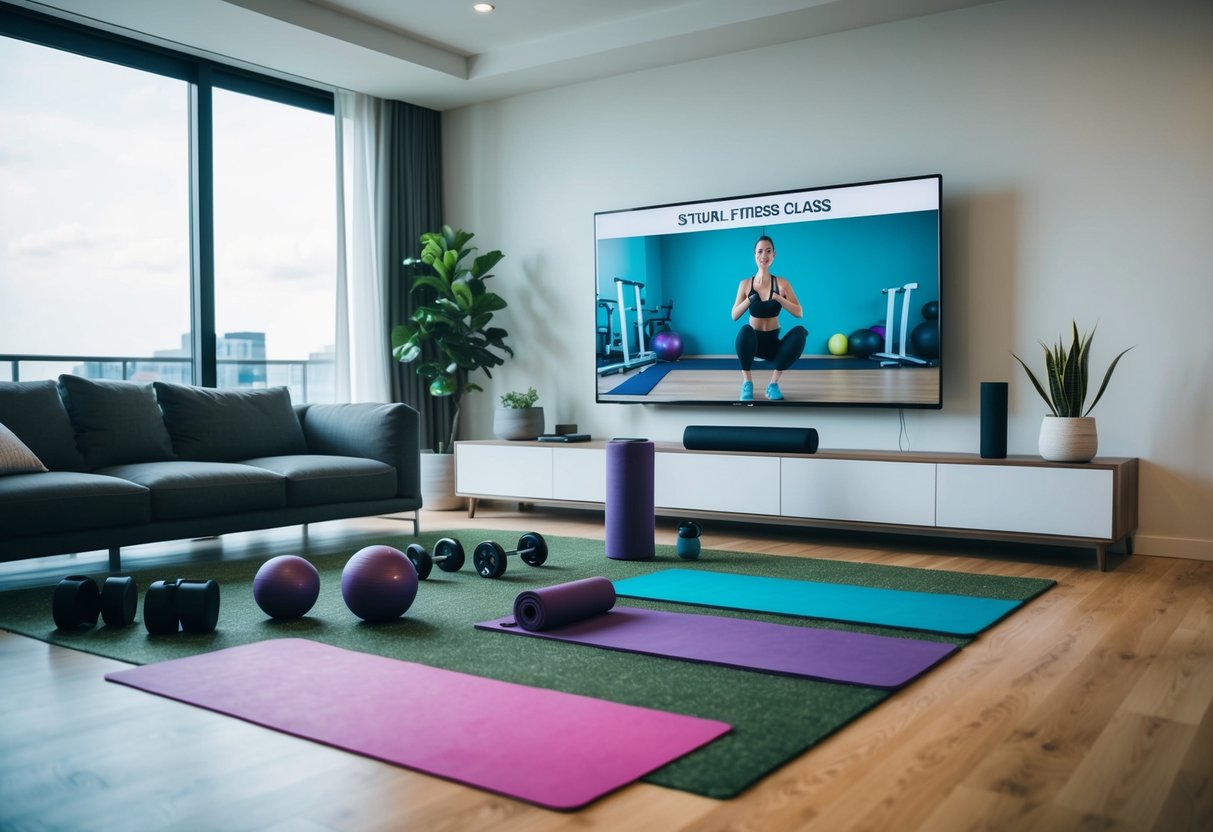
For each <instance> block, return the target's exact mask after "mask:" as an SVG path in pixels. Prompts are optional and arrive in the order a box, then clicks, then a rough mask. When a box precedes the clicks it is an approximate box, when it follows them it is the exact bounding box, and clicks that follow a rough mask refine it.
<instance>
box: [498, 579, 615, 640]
mask: <svg viewBox="0 0 1213 832" xmlns="http://www.w3.org/2000/svg"><path fill="white" fill-rule="evenodd" d="M613 606H615V585H614V584H612V583H611V582H610V581H608V580H607V579H606V578H582V579H581V580H579V581H569V582H568V583H564V584H556V585H555V586H545V587H543V588H541V589H529V590H527V591H525V592H520V593H518V597H516V598H515V599H514V620H515V621H517V622H518V625H519V626H520V627H522V628H523V629H524V630H550V629H552V628H554V627H562V626H564V625H565V624H573V623H575V622H577V621H584V620H585V619H587V618H592V617H594V616H595V615H602V614H603V613H604V612H606V611H607V610H609V609H610V608H611V607H613Z"/></svg>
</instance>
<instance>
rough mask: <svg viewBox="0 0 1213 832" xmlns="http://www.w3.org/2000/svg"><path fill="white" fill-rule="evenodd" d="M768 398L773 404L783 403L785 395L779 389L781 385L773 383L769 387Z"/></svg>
mask: <svg viewBox="0 0 1213 832" xmlns="http://www.w3.org/2000/svg"><path fill="white" fill-rule="evenodd" d="M767 398H768V399H770V400H771V401H773V402H781V401H783V393H782V392H781V391H780V389H779V384H778V383H777V382H774V381H772V382H771V383H770V384H768V385H767Z"/></svg>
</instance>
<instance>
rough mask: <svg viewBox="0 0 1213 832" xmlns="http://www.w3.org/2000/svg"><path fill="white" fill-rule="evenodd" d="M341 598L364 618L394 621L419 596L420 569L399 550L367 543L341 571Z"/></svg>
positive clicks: (373, 620)
mask: <svg viewBox="0 0 1213 832" xmlns="http://www.w3.org/2000/svg"><path fill="white" fill-rule="evenodd" d="M341 597H342V598H344V599H345V605H346V606H347V607H349V608H350V612H352V613H353V614H354V615H356V616H358V617H359V618H361V619H362V620H364V621H371V622H381V621H394V620H395V619H397V618H399V617H400V616H402V615H404V613H405V611H406V610H407V609H408V608H409V607H410V606H411V605H412V603H413V599H414V598H416V597H417V570H416V569H415V568H414V567H413V562H412V561H411V560H409V559H408V556H407V555H405V554H404V552H402V551H400V550H399V549H393V548H392V547H391V546H382V545H379V546H367V547H366V548H364V549H359V550H358V551H357V552H355V553H354V556H353V557H352V558H350V559H349V561H347V562H346V564H345V568H344V569H342V570H341Z"/></svg>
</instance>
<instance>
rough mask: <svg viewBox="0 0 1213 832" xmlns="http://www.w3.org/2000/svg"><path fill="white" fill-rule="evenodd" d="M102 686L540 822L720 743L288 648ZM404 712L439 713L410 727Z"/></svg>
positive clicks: (582, 705)
mask: <svg viewBox="0 0 1213 832" xmlns="http://www.w3.org/2000/svg"><path fill="white" fill-rule="evenodd" d="M105 678H106V679H107V680H109V681H111V682H117V683H119V684H123V685H128V686H130V687H133V688H137V689H139V690H143V691H146V692H148V693H154V694H157V695H159V696H165V697H168V698H170V699H175V700H177V701H179V702H185V703H187V704H190V705H196V706H198V707H202V708H207V709H208V710H212V711H216V712H218V713H222V714H226V715H228V716H234V717H237V718H239V719H244V720H247V721H248V722H252V723H255V724H257V725H262V726H265V727H267V728H272V729H274V730H276V731H282V732H284V733H287V734H292V735H294V736H297V737H303V738H304V739H309V740H313V741H316V742H321V743H324V744H326V745H331V746H333V747H335V748H341V749H344V750H346V751H352V752H354V753H356V754H361V755H364V756H367V757H372V758H375V759H378V760H383V761H385V762H388V763H393V764H396V765H401V766H406V767H408V768H411V769H415V770H417V771H421V772H425V773H427V774H432V775H436V776H439V777H445V778H447V779H450V780H454V781H457V782H460V783H465V784H467V785H470V786H475V787H477V788H481V789H487V790H488V791H492V792H496V793H498V794H503V795H506V796H508V797H513V798H518V799H520V800H527V801H530V802H532V803H536V804H538V805H540V806H545V807H548V808H552V809H576V808H579V807H581V806H584V805H585V804H587V803H589V802H590V801H592V800H595V799H597V798H599V797H601V796H602V795H604V794H607V793H608V792H611V791H613V790H615V789H617V788H619V787H621V786H623V785H626V784H627V783H630V782H631V781H633V780H635V779H636V778H638V777H641V776H643V775H645V774H648V773H649V772H651V771H653V770H654V769H657V768H659V767H661V766H663V765H665V764H667V763H669V762H671V761H672V760H675V759H677V758H679V757H681V756H682V755H684V754H686V753H687V752H689V751H693V750H694V749H696V748H698V747H700V746H702V745H705V744H707V743H709V742H711V741H712V740H714V739H716V738H717V737H720V736H721V735H723V734H725V733H726V732H728V731H729V730H730V727H729V725H727V724H726V723H723V722H718V721H715V720H707V719H699V718H697V717H688V716H682V715H680V714H672V713H666V712H663V711H656V710H652V709H649V708H640V707H636V706H633V705H621V704H618V703H614V702H607V701H604V700H601V699H593V698H590V697H587V696H578V695H574V694H568V693H562V692H559V691H552V690H545V689H543V688H535V687H528V686H526V685H518V684H513V683H509V682H499V681H496V680H493V679H485V678H482V677H479V676H471V675H469V674H466V673H457V672H454V671H450V670H441V669H439V668H435V667H429V666H427V665H422V664H416V663H414V662H404V661H400V660H398V659H388V658H383V657H381V656H372V655H370V654H367V653H358V652H355V651H352V650H343V649H341V648H337V647H330V646H328V645H326V644H321V643H319V642H314V641H309V640H307V639H295V638H284V639H271V640H269V641H262V642H257V643H254V644H246V645H242V646H239V647H231V648H228V649H225V650H216V651H213V652H210V653H202V654H199V655H197V656H191V657H189V658H184V659H173V660H171V661H166V662H159V663H156V664H149V665H144V666H142V667H135V668H131V669H129V670H119V671H115V672H113V673H109V674H107V675H106V677H105ZM409 702H413V703H419V702H440V703H449V704H450V707H438V708H428V709H426V713H425V717H424V719H418V718H417V710H416V708H409V707H402V706H401V705H402V703H409ZM520 717H521V718H520ZM531 717H535V718H531ZM469 740H472V741H469Z"/></svg>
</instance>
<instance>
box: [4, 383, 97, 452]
mask: <svg viewBox="0 0 1213 832" xmlns="http://www.w3.org/2000/svg"><path fill="white" fill-rule="evenodd" d="M0 422H3V423H4V424H5V425H6V426H7V427H8V429H9V430H11V431H12V432H13V433H14V434H16V435H17V438H18V439H20V440H21V441H22V442H23V443H24V444H25V446H26V447H27V448H29V449H30V450H31V451H33V452H34V454H35V455H36V456H37V457H38V459H40V460H42V463H43V464H44V465H45V466H46V467H47V468H50V469H51V470H52V471H83V470H84V459H83V457H81V456H80V451H79V450H77V449H76V430H75V428H73V427H72V421H71V419H69V418H68V417H67V409H66V408H65V407H64V406H63V399H61V398H60V397H59V385H58V384H56V383H55V382H54V381H51V380H47V381H0Z"/></svg>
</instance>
